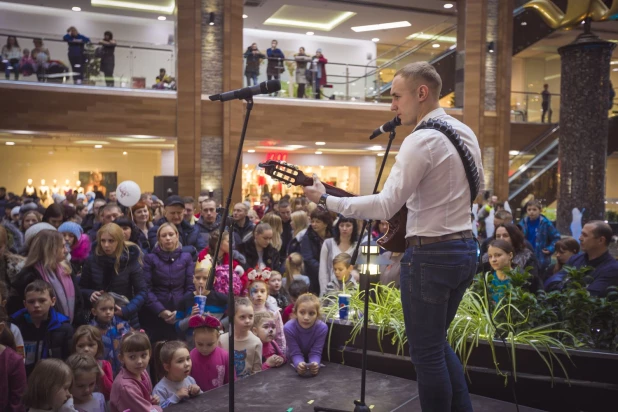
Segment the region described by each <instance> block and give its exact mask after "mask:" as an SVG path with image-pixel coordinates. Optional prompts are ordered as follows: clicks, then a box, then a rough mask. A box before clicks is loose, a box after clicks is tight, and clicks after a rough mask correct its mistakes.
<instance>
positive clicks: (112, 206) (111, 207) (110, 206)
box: [102, 202, 122, 213]
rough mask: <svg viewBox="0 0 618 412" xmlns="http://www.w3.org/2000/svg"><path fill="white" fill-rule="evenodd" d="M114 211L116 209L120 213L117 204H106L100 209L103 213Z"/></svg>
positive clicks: (120, 209) (120, 210)
mask: <svg viewBox="0 0 618 412" xmlns="http://www.w3.org/2000/svg"><path fill="white" fill-rule="evenodd" d="M114 209H118V211H119V212H120V213H122V208H121V207H120V205H119V204H118V203H113V202H112V203H108V204H106V205H105V206H104V207H103V208H102V210H103V212H107V211H112V210H114Z"/></svg>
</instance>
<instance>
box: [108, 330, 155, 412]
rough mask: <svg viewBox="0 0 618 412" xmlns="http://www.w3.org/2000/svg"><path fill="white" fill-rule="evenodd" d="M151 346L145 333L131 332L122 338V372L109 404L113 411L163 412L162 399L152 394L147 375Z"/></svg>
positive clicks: (120, 354) (117, 377)
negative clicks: (160, 401)
mask: <svg viewBox="0 0 618 412" xmlns="http://www.w3.org/2000/svg"><path fill="white" fill-rule="evenodd" d="M151 352H152V347H151V346H150V340H149V339H148V335H146V333H145V332H137V331H131V332H129V333H127V334H126V335H124V336H123V337H122V340H121V341H120V350H119V353H118V357H119V358H120V362H121V363H122V369H121V370H120V373H119V374H118V376H116V379H115V380H114V384H113V385H112V395H111V399H110V401H109V406H110V411H111V412H124V411H126V410H127V409H130V410H131V411H134V412H138V411H148V412H152V411H155V412H162V411H163V409H161V407H160V406H159V397H158V396H156V395H154V396H153V395H151V393H152V382H151V381H150V376H148V371H147V370H146V369H147V368H148V362H149V361H150V354H151Z"/></svg>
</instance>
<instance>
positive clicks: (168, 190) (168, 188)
mask: <svg viewBox="0 0 618 412" xmlns="http://www.w3.org/2000/svg"><path fill="white" fill-rule="evenodd" d="M154 194H155V196H157V197H158V198H159V199H161V200H163V201H165V199H167V198H168V197H169V196H171V195H177V194H178V176H155V177H154Z"/></svg>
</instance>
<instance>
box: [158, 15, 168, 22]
mask: <svg viewBox="0 0 618 412" xmlns="http://www.w3.org/2000/svg"><path fill="white" fill-rule="evenodd" d="M157 20H161V21H163V20H167V17H165V16H159V17H157Z"/></svg>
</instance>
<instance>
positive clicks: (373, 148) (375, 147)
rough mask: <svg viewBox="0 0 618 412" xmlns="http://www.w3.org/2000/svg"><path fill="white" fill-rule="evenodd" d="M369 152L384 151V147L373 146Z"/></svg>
mask: <svg viewBox="0 0 618 412" xmlns="http://www.w3.org/2000/svg"><path fill="white" fill-rule="evenodd" d="M369 150H383V149H382V146H371V147H370V148H369Z"/></svg>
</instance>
